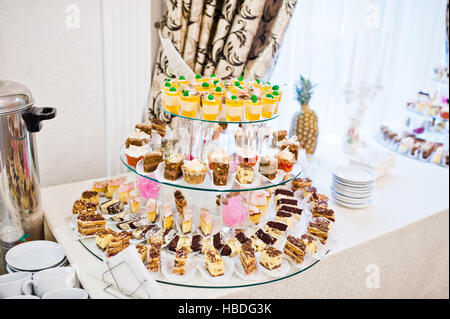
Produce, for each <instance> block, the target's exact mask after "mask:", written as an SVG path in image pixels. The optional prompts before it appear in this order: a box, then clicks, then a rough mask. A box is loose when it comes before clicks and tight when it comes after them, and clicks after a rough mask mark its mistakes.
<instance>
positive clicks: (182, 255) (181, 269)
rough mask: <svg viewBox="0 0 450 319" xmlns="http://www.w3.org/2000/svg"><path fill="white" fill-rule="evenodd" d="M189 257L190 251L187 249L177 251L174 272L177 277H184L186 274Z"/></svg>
mask: <svg viewBox="0 0 450 319" xmlns="http://www.w3.org/2000/svg"><path fill="white" fill-rule="evenodd" d="M188 256H189V250H188V248H187V247H181V248H180V249H178V250H177V252H176V255H175V263H174V266H173V270H172V272H173V273H174V274H176V275H181V276H182V275H184V274H185V272H186V269H185V267H186V261H187V258H188Z"/></svg>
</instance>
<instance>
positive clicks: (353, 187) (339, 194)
mask: <svg viewBox="0 0 450 319" xmlns="http://www.w3.org/2000/svg"><path fill="white" fill-rule="evenodd" d="M375 178H376V175H375V172H374V170H373V169H370V168H367V167H363V166H358V165H347V166H341V167H338V168H336V169H335V170H334V173H333V183H332V186H331V194H332V195H333V198H334V200H335V201H336V202H337V203H338V204H340V205H342V206H344V207H348V208H364V207H366V206H369V205H370V204H371V203H372V194H373V190H374V184H375Z"/></svg>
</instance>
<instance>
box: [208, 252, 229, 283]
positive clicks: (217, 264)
mask: <svg viewBox="0 0 450 319" xmlns="http://www.w3.org/2000/svg"><path fill="white" fill-rule="evenodd" d="M205 264H206V269H207V270H208V272H209V274H210V275H211V276H212V277H218V276H223V274H224V273H225V270H224V268H223V261H222V257H220V254H219V252H218V251H217V250H216V249H213V250H210V251H208V252H207V253H206V261H205Z"/></svg>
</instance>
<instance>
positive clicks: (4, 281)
mask: <svg viewBox="0 0 450 319" xmlns="http://www.w3.org/2000/svg"><path fill="white" fill-rule="evenodd" d="M29 279H31V273H30V272H15V273H12V274H6V275H2V276H0V298H8V297H13V296H19V295H22V294H26V295H31V294H32V293H33V290H32V289H31V287H29V288H27V287H24V289H25V290H22V284H23V283H24V282H25V281H28V280H29Z"/></svg>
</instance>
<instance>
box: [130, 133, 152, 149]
mask: <svg viewBox="0 0 450 319" xmlns="http://www.w3.org/2000/svg"><path fill="white" fill-rule="evenodd" d="M149 140H150V136H149V135H148V134H146V133H144V132H141V131H135V132H133V133H132V134H130V135H129V136H128V137H127V139H126V141H125V147H126V148H129V147H130V146H131V145H134V146H144V145H147V144H148V142H149Z"/></svg>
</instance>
